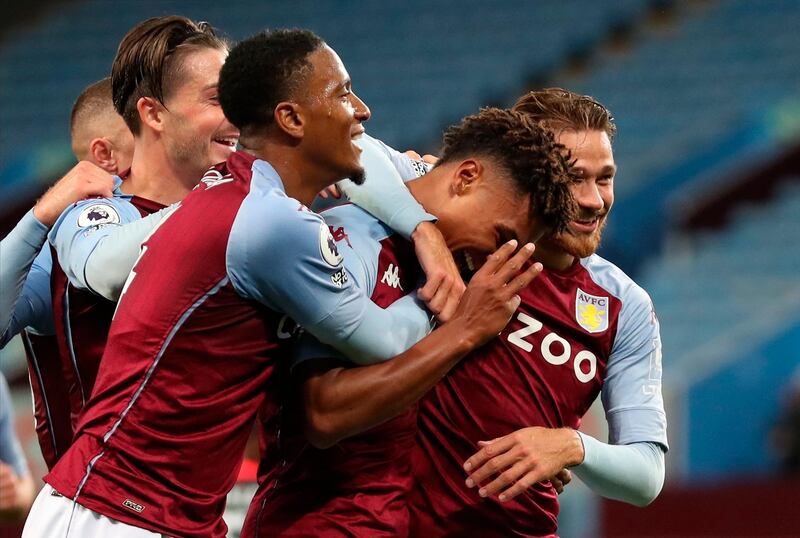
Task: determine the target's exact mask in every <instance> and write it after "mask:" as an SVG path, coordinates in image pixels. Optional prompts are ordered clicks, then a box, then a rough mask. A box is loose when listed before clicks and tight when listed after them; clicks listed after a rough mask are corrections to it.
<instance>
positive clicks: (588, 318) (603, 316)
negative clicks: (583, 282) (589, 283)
mask: <svg viewBox="0 0 800 538" xmlns="http://www.w3.org/2000/svg"><path fill="white" fill-rule="evenodd" d="M608 306H609V305H608V297H598V296H596V295H590V294H588V293H586V292H585V291H583V290H582V289H580V288H578V291H577V293H576V294H575V320H576V321H577V322H578V324H579V325H580V326H581V327H583V328H584V329H585V330H586V331H587V332H590V333H601V332H603V331H605V330H606V329H608Z"/></svg>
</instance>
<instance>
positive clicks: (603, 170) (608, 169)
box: [572, 164, 617, 175]
mask: <svg viewBox="0 0 800 538" xmlns="http://www.w3.org/2000/svg"><path fill="white" fill-rule="evenodd" d="M572 170H574V171H576V172H582V173H584V174H585V173H587V172H588V171H589V170H588V169H587V168H586V167H585V166H573V167H572ZM608 173H610V174H612V175H613V174H616V173H617V166H616V165H611V164H607V165H605V166H604V167H603V168H601V169H600V172H599V174H598V175H602V174H608Z"/></svg>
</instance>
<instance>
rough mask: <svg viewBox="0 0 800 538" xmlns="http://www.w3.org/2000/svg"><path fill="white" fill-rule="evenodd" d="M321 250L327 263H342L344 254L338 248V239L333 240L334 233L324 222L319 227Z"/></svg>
mask: <svg viewBox="0 0 800 538" xmlns="http://www.w3.org/2000/svg"><path fill="white" fill-rule="evenodd" d="M319 252H320V254H322V259H323V260H325V263H327V264H328V265H330V266H331V267H338V266H339V264H340V263H342V255H341V254H339V249H337V248H336V241H334V240H333V235H331V231H330V230H329V229H328V227H327V226H326V225H325V223H324V222H323V223H322V224H320V228H319Z"/></svg>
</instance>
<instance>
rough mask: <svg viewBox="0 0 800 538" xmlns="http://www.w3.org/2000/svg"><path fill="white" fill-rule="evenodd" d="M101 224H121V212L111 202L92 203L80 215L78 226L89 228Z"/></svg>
mask: <svg viewBox="0 0 800 538" xmlns="http://www.w3.org/2000/svg"><path fill="white" fill-rule="evenodd" d="M101 224H119V213H117V210H116V209H114V208H113V207H112V206H111V205H110V204H104V203H100V204H91V205H89V206H86V207H85V208H84V209H83V211H81V214H80V215H78V227H79V228H88V227H89V226H99V225H101Z"/></svg>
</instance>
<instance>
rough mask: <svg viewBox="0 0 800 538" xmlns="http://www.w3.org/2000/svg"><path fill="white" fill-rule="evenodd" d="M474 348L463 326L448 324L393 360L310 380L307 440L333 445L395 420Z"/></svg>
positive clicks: (306, 385) (326, 373)
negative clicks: (308, 438)
mask: <svg viewBox="0 0 800 538" xmlns="http://www.w3.org/2000/svg"><path fill="white" fill-rule="evenodd" d="M473 347H474V344H473V343H472V339H471V338H470V337H469V336H468V333H467V331H465V330H464V329H463V326H461V325H459V324H456V323H451V324H447V325H445V326H443V327H441V328H439V329H438V330H436V331H434V332H433V333H431V334H430V335H429V336H428V337H426V338H425V339H423V340H421V341H420V342H419V343H418V344H416V345H415V346H414V347H412V348H410V349H409V350H408V351H406V352H405V353H403V354H401V355H398V356H397V357H396V358H394V359H393V360H390V361H386V362H383V363H380V364H375V365H371V366H364V367H360V368H336V369H333V370H329V371H327V372H325V373H323V374H321V375H318V376H312V377H311V378H309V379H308V380H307V381H306V382H305V387H304V392H305V400H306V423H307V426H308V427H307V433H308V434H309V437H310V438H311V440H312V442H314V444H317V445H323V446H327V445H332V444H334V443H336V442H338V441H339V440H341V439H344V438H346V437H350V436H352V435H355V434H357V433H360V432H362V431H365V430H367V429H369V428H372V427H374V426H376V425H378V424H381V423H383V422H385V421H387V420H389V419H391V418H393V417H395V416H397V415H399V414H400V413H402V412H403V411H405V410H406V409H408V408H409V407H410V406H411V405H413V404H414V403H415V402H417V401H418V400H419V399H420V398H422V396H424V395H425V393H427V392H428V391H429V390H430V389H431V388H432V387H433V386H434V385H435V384H436V383H437V382H438V381H439V380H441V379H442V377H444V376H445V374H447V372H448V371H449V370H450V369H451V368H452V367H453V366H455V365H456V364H457V363H458V361H459V360H461V359H462V358H463V357H464V356H465V355H466V354H467V353H468V352H469V351H470V350H471V349H472V348H473Z"/></svg>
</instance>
